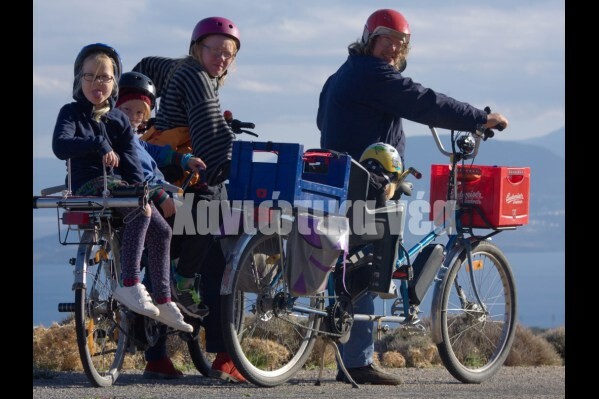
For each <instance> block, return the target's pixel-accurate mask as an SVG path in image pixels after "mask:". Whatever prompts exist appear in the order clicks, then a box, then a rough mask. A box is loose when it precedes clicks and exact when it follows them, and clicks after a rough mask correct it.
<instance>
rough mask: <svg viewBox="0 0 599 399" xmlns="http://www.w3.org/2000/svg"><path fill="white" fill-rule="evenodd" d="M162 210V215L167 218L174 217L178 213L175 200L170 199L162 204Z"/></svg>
mask: <svg viewBox="0 0 599 399" xmlns="http://www.w3.org/2000/svg"><path fill="white" fill-rule="evenodd" d="M160 209H162V214H163V215H164V217H165V218H168V217H171V216H173V215H174V214H175V213H176V212H177V207H176V206H175V200H174V199H172V198H171V197H168V198H167V199H166V200H165V201H163V202H162V204H160Z"/></svg>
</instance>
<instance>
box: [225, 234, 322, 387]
mask: <svg viewBox="0 0 599 399" xmlns="http://www.w3.org/2000/svg"><path fill="white" fill-rule="evenodd" d="M282 255H283V251H282V248H281V246H280V244H279V236H278V235H276V234H274V235H268V236H267V235H263V234H261V233H257V234H256V235H255V236H254V237H252V238H251V239H250V241H249V243H248V245H247V246H246V247H245V249H244V250H243V252H242V253H241V256H240V257H239V264H238V265H237V268H236V273H235V276H234V277H233V291H232V292H233V293H232V294H229V295H224V296H222V323H223V334H224V340H225V344H226V346H227V349H228V352H229V355H230V356H231V358H232V359H233V362H234V363H235V366H236V367H237V369H238V370H239V371H240V372H241V373H242V374H243V375H244V376H245V377H246V378H247V379H248V380H249V381H250V382H252V383H254V384H256V385H259V386H263V387H273V386H277V385H280V384H283V383H284V382H286V381H287V380H288V379H289V378H291V377H293V376H294V375H295V374H296V373H297V372H298V371H299V370H300V369H301V368H302V367H303V365H304V364H305V362H306V360H307V359H308V356H309V355H310V352H311V351H312V348H313V346H314V343H315V339H316V335H317V334H316V330H318V328H319V326H320V322H321V316H317V315H315V314H313V313H309V312H301V313H300V311H297V310H293V307H294V306H295V308H296V309H297V307H298V306H300V305H301V306H304V307H305V308H310V307H311V308H313V309H319V310H322V309H324V300H323V297H322V295H316V296H313V297H297V298H296V297H292V296H291V295H290V294H289V292H288V290H287V287H286V284H285V281H284V278H283V277H282V276H283V273H282V267H283V264H282V263H283V256H282ZM248 282H251V284H250V283H248Z"/></svg>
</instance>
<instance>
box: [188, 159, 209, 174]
mask: <svg viewBox="0 0 599 399" xmlns="http://www.w3.org/2000/svg"><path fill="white" fill-rule="evenodd" d="M187 167H188V168H189V169H191V170H197V171H200V170H206V164H205V163H204V161H202V159H200V158H198V157H191V158H189V159H188V160H187Z"/></svg>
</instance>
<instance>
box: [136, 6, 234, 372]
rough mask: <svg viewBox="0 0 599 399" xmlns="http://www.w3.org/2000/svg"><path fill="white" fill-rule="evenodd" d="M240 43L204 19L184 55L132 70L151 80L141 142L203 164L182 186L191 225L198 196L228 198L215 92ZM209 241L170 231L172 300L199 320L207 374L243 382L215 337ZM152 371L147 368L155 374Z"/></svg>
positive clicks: (225, 130) (228, 136) (223, 25)
mask: <svg viewBox="0 0 599 399" xmlns="http://www.w3.org/2000/svg"><path fill="white" fill-rule="evenodd" d="M240 47H241V41H240V35H239V29H238V28H237V26H236V25H235V24H234V23H233V22H232V21H230V20H229V19H227V18H222V17H209V18H205V19H202V20H201V21H199V22H198V23H197V24H196V25H195V27H194V29H193V31H192V34H191V40H190V42H189V45H188V47H187V48H186V50H187V51H188V53H189V55H188V56H186V57H183V58H178V59H173V58H164V57H154V56H153V57H145V58H143V59H142V60H141V61H140V62H139V63H138V64H137V65H135V66H134V67H133V71H135V72H139V73H142V74H144V75H146V76H148V77H149V78H150V79H151V80H152V81H153V82H154V84H155V86H156V97H159V98H160V103H159V107H158V110H157V112H156V122H155V124H154V126H152V127H151V128H150V130H148V132H146V133H145V134H144V136H142V139H145V140H147V141H148V142H150V143H153V144H159V145H165V144H169V145H171V146H172V147H173V148H174V149H176V150H177V151H179V152H183V153H188V152H191V153H192V154H193V155H194V156H195V157H198V158H201V159H202V160H203V161H204V163H205V164H206V170H205V171H204V172H203V173H201V179H200V180H199V181H198V182H197V183H194V184H192V185H191V186H190V187H189V188H188V189H187V191H186V193H193V194H194V202H193V206H192V210H193V212H192V213H193V218H194V226H197V225H198V224H197V220H196V219H197V214H196V211H197V206H196V204H197V203H198V201H214V200H216V201H219V200H221V199H222V200H224V199H226V198H227V193H226V189H225V186H224V181H225V180H226V179H227V178H228V174H229V167H230V162H231V155H232V143H233V139H234V137H235V136H234V133H233V131H232V130H231V128H230V127H229V125H228V124H227V122H226V121H225V119H224V117H223V112H222V110H221V106H220V103H219V97H218V93H219V89H220V88H221V87H222V86H223V85H224V83H225V79H226V77H227V74H228V69H229V67H230V66H231V64H232V63H233V62H234V61H235V58H236V56H237V52H238V51H239V49H240ZM165 177H166V178H167V180H169V181H173V182H174V181H176V177H175V176H172V175H167V173H165ZM176 215H177V216H176V217H178V216H179V213H177V214H176ZM176 225H177V221H176V220H175V227H176ZM214 242H215V241H214V237H213V236H212V235H201V234H195V232H193V233H192V234H190V235H182V234H181V233H179V234H178V232H177V229H176V228H175V229H173V242H172V245H171V249H172V250H171V256H172V257H173V259H174V261H173V269H174V270H173V273H172V274H173V276H174V282H173V287H172V288H173V289H172V292H173V297H174V298H175V300H176V301H177V304H178V305H179V306H180V307H181V310H183V312H184V313H186V314H187V316H188V317H191V318H195V319H196V320H199V319H203V323H202V325H203V326H204V327H205V331H206V351H207V352H211V353H217V356H216V359H215V360H214V362H213V364H212V373H211V374H212V376H214V377H218V378H222V379H225V380H228V381H232V382H245V378H244V377H243V376H242V375H241V374H240V373H239V371H238V370H237V369H236V368H235V366H234V365H233V362H232V360H231V359H230V357H229V355H228V354H227V352H226V348H225V344H224V341H223V338H222V336H223V335H222V333H221V326H220V318H219V316H220V292H219V291H220V282H221V280H222V275H223V272H224V268H225V258H224V256H223V253H222V250H221V248H220V245H218V244H215V245H213V244H214ZM200 275H201V284H200V282H199V281H198V279H199V276H200ZM200 286H201V287H203V288H202V290H200V289H199V287H200ZM200 291H201V292H200ZM206 306H207V308H206ZM207 311H209V313H208V315H206V312H207ZM192 322H193V321H192ZM148 367H150V368H153V365H149V366H147V367H146V369H147V368H148ZM158 368H159V367H156V370H153V371H156V372H158V373H160V371H159V370H158ZM166 371H168V370H166Z"/></svg>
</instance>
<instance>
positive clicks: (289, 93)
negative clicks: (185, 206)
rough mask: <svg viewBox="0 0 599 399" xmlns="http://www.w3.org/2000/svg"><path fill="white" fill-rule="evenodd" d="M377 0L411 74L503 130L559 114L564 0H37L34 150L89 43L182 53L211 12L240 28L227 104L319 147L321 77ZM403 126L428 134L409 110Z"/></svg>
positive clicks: (270, 136)
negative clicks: (394, 13)
mask: <svg viewBox="0 0 599 399" xmlns="http://www.w3.org/2000/svg"><path fill="white" fill-rule="evenodd" d="M448 3H451V4H448ZM379 8H394V9H396V10H398V11H400V12H401V13H403V15H404V16H405V17H406V19H407V20H408V22H409V24H410V29H411V32H412V37H411V47H412V49H411V51H410V54H409V58H408V67H407V69H406V71H405V72H404V75H406V76H409V77H411V78H412V79H414V80H415V81H416V82H419V83H421V84H422V85H424V86H426V87H430V88H432V89H434V90H436V91H438V92H442V93H444V94H447V95H449V96H452V97H454V98H456V99H458V100H461V101H465V102H468V103H470V104H472V105H474V106H477V107H479V108H484V107H485V106H487V105H488V106H490V107H491V109H492V110H493V111H496V112H500V113H502V114H504V115H505V116H506V117H507V118H508V119H509V121H510V127H509V129H508V130H506V131H505V132H503V133H502V134H501V135H499V136H498V138H499V139H510V140H519V139H526V138H532V137H538V136H542V135H545V134H547V133H550V132H552V131H554V130H557V129H559V128H561V127H562V126H564V124H565V77H564V76H565V9H564V8H565V4H564V0H517V1H516V0H502V1H499V2H481V1H471V0H459V1H452V2H447V1H445V0H431V1H403V2H402V1H368V2H366V1H355V0H354V1H348V0H327V1H312V0H303V1H287V0H262V1H260V2H258V1H252V2H242V1H239V0H235V1H233V0H219V1H198V0H193V1H188V0H170V1H168V2H165V1H160V0H118V1H115V0H103V1H102V2H96V1H93V2H92V1H82V0H52V1H40V0H34V1H33V108H34V113H33V138H34V146H33V157H34V158H36V157H45V158H53V157H54V155H53V154H52V151H51V145H50V143H51V137H52V131H53V129H54V124H55V121H56V115H57V114H58V111H59V109H60V108H61V107H62V106H63V105H64V104H66V103H68V102H71V101H72V97H71V94H72V93H71V90H72V81H73V72H72V71H73V62H74V60H75V57H76V56H77V53H78V52H79V50H80V49H81V48H82V47H83V46H85V45H87V44H90V43H95V42H102V43H107V44H110V45H111V46H113V47H115V48H116V49H117V50H118V51H119V53H120V55H121V57H122V59H123V68H124V71H129V70H131V68H132V67H133V66H134V65H135V64H136V63H137V62H138V61H139V60H140V59H141V58H142V57H144V56H150V55H160V56H167V57H180V56H183V55H185V54H186V53H187V49H188V46H189V41H190V36H191V31H192V30H193V27H194V26H195V24H196V23H197V22H198V21H199V20H201V19H203V18H205V17H209V16H223V17H226V18H229V19H231V20H232V21H233V22H234V23H235V24H236V25H237V26H238V28H239V30H240V35H241V49H240V51H239V54H238V56H237V59H236V60H235V63H234V64H233V66H232V70H231V73H230V75H229V77H228V79H227V82H226V85H225V86H224V87H223V88H222V89H221V93H220V97H221V105H222V107H223V110H224V109H229V110H231V111H232V112H233V114H234V116H235V118H237V119H240V120H243V121H251V122H254V123H255V124H256V129H255V131H256V132H257V133H258V134H259V135H260V140H264V141H266V140H271V141H279V142H299V143H302V144H304V146H305V147H306V148H314V147H318V143H319V132H318V129H317V127H316V122H315V121H316V112H317V109H318V96H319V93H320V90H321V88H322V85H323V84H324V82H325V80H326V78H327V77H328V76H329V75H331V74H332V73H334V72H335V70H337V68H338V67H339V66H340V65H341V64H342V63H343V62H344V61H345V59H346V57H347V46H348V44H350V43H351V42H353V41H355V40H356V39H358V38H359V37H360V36H361V34H362V30H363V27H364V23H365V21H366V19H367V18H368V16H369V15H370V14H371V13H372V12H373V11H375V10H376V9H379ZM405 130H406V134H407V135H408V137H409V136H410V135H421V134H429V131H428V129H427V128H426V127H425V126H423V125H419V124H415V123H411V122H409V121H408V122H406V126H405ZM240 139H249V136H242V137H240ZM34 174H35V171H34Z"/></svg>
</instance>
